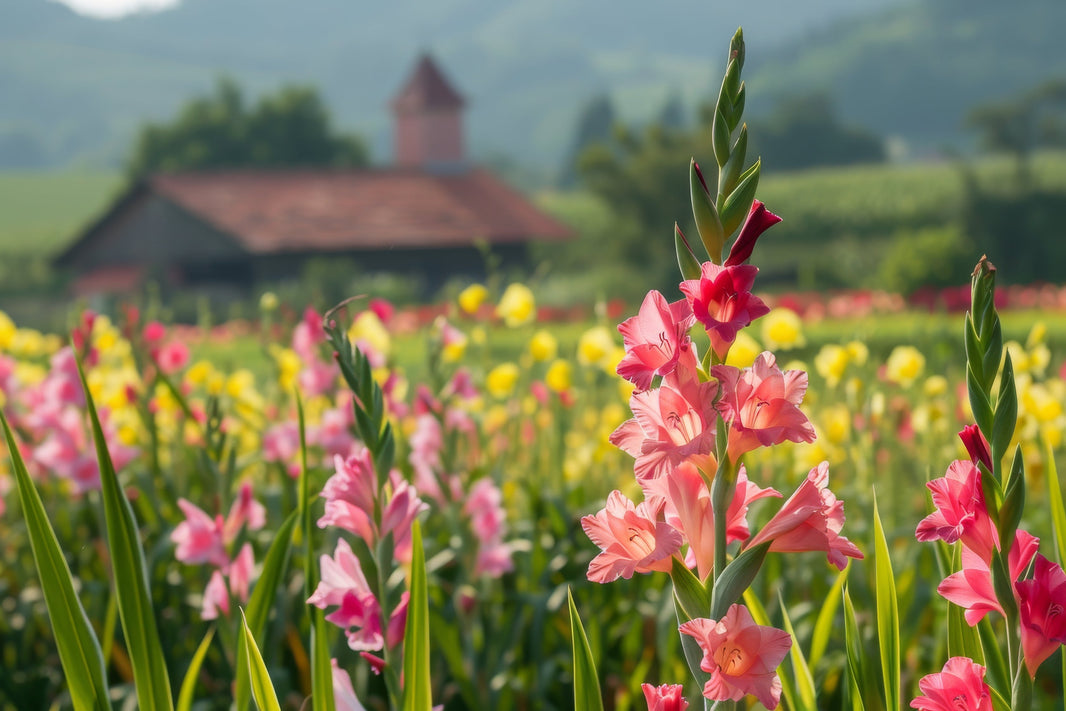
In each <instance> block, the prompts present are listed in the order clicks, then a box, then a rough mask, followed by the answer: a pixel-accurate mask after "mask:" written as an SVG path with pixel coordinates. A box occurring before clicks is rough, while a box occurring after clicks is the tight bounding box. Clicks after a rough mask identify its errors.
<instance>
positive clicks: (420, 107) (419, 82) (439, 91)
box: [392, 54, 466, 112]
mask: <svg viewBox="0 0 1066 711" xmlns="http://www.w3.org/2000/svg"><path fill="white" fill-rule="evenodd" d="M465 103H466V102H465V101H464V100H463V97H462V95H461V94H460V93H459V92H457V91H456V90H455V88H454V87H453V86H452V85H451V83H450V82H449V81H448V80H447V79H446V78H445V77H444V74H443V73H442V72H441V70H440V68H439V67H437V64H436V62H434V61H433V58H432V57H430V56H429V55H428V54H423V55H422V56H421V57H419V59H418V64H417V65H415V70H414V71H413V72H412V73H411V76H410V78H409V79H408V80H407V82H406V83H405V84H404V85H403V88H401V89H400V91H399V92H398V93H397V94H396V96H395V97H394V98H393V100H392V108H393V110H394V111H397V112H409V111H426V110H429V109H460V108H462V107H463V105H464V104H465Z"/></svg>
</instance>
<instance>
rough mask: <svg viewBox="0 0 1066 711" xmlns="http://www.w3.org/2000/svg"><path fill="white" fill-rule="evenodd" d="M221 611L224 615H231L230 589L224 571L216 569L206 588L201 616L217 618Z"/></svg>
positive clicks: (211, 618) (210, 618)
mask: <svg viewBox="0 0 1066 711" xmlns="http://www.w3.org/2000/svg"><path fill="white" fill-rule="evenodd" d="M220 613H221V614H222V615H223V616H229V590H227V589H226V581H225V579H224V578H223V577H222V571H220V570H216V571H215V572H213V573H212V574H211V579H210V580H208V581H207V587H206V588H204V598H203V602H202V603H201V608H200V618H201V619H203V620H216V619H218V617H219V614H220Z"/></svg>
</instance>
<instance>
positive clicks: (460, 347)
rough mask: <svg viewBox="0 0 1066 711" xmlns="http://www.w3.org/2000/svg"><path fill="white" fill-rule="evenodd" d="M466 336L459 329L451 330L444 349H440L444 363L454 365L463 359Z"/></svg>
mask: <svg viewBox="0 0 1066 711" xmlns="http://www.w3.org/2000/svg"><path fill="white" fill-rule="evenodd" d="M466 344H467V338H466V334H465V333H463V332H462V331H460V330H459V329H453V332H452V334H451V337H450V338H449V339H448V341H447V343H445V344H444V348H443V349H441V358H442V359H443V360H444V362H445V363H456V362H458V361H460V360H462V359H463V356H464V355H466Z"/></svg>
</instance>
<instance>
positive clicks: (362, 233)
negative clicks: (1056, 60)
mask: <svg viewBox="0 0 1066 711" xmlns="http://www.w3.org/2000/svg"><path fill="white" fill-rule="evenodd" d="M144 192H148V193H152V194H155V195H157V196H159V197H161V198H163V199H165V200H167V201H169V202H171V203H173V204H175V205H177V206H179V207H180V208H181V209H182V210H184V211H185V212H187V213H189V214H191V215H192V216H194V217H195V218H197V219H198V220H200V221H202V222H204V223H206V224H208V225H210V226H211V227H213V228H215V229H216V230H218V231H220V232H222V233H225V234H227V235H230V236H231V237H232V238H233V239H234V240H235V241H236V242H237V243H238V244H239V245H240V246H241V247H242V248H244V249H245V250H247V251H248V252H249V253H251V254H277V253H293V252H318V251H321V252H339V251H351V250H370V249H403V248H425V247H455V246H468V245H471V244H474V243H475V242H476V241H480V240H484V241H486V242H489V243H492V244H506V243H517V242H527V241H531V240H534V239H541V240H562V239H568V238H570V237H572V236H573V232H572V231H571V230H570V228H569V227H567V226H565V225H564V224H562V223H561V222H559V221H557V220H556V219H554V218H553V217H550V216H549V215H547V214H546V213H544V212H542V211H541V210H540V209H539V208H537V207H536V206H534V205H533V204H532V203H530V202H529V201H528V200H527V199H526V198H525V197H524V196H522V195H521V194H520V193H518V192H517V191H516V190H514V189H513V188H511V187H510V186H508V185H507V184H505V183H504V182H503V181H502V180H500V179H499V178H497V177H496V176H495V175H493V174H492V173H491V172H489V171H487V170H484V169H479V168H475V169H472V170H468V171H465V172H462V173H453V174H433V173H426V172H423V171H419V170H416V169H380V170H307V169H304V170H277V171H259V170H257V171H251V170H240V171H236V170H235V171H219V172H188V173H173V174H160V175H155V176H152V177H150V178H148V179H146V180H145V181H143V182H142V183H141V184H139V185H137V186H135V187H134V188H132V189H131V191H130V193H127V195H126V196H125V197H124V198H122V199H120V200H119V201H118V202H116V203H115V204H114V205H113V206H112V208H111V210H109V211H108V213H107V214H105V215H104V216H103V217H102V218H101V219H100V220H99V221H97V222H96V223H95V224H94V225H92V226H91V227H89V228H88V229H87V230H86V231H85V232H83V233H82V234H81V235H80V236H79V238H78V239H77V240H76V241H75V242H74V243H73V244H72V245H71V246H70V247H68V249H67V250H66V251H65V252H64V254H63V255H62V256H60V257H59V262H60V263H65V262H67V261H68V260H69V259H70V258H71V257H73V255H74V253H75V252H79V251H81V250H82V249H84V248H90V249H91V247H89V243H91V242H92V241H93V239H94V235H95V234H97V233H99V232H100V231H101V230H106V229H107V225H108V224H109V223H111V222H112V220H113V219H121V215H122V212H123V210H124V209H125V206H126V205H128V204H130V202H131V198H132V197H134V196H136V195H138V194H144Z"/></svg>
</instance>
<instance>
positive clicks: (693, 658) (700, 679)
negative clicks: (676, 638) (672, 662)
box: [674, 594, 711, 688]
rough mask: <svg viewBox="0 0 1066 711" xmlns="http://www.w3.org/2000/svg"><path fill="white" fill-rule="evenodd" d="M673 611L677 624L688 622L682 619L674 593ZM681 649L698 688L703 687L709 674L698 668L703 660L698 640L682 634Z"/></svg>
mask: <svg viewBox="0 0 1066 711" xmlns="http://www.w3.org/2000/svg"><path fill="white" fill-rule="evenodd" d="M674 613H675V614H676V615H677V622H678V626H680V625H682V624H684V623H686V622H688V620H687V619H684V612H682V610H681V602H680V601H679V600H678V599H677V595H676V594H675V595H674ZM681 650H682V651H683V652H684V653H685V662H686V663H687V664H688V670H689V672H690V673H691V674H692V676H693V678H695V680H696V683H697V684H698V685H699V686H700V688H703V685H704V684H706V683H707V682H708V681H709V680H710V678H711V675H710V674H709V673H707V672H705V671H703V669H701V668H700V664H701V663H702V662H703V650H702V649H700V645H699V642H697V641H696V638H695V637H693V636H691V635H687V634H682V635H681Z"/></svg>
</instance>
